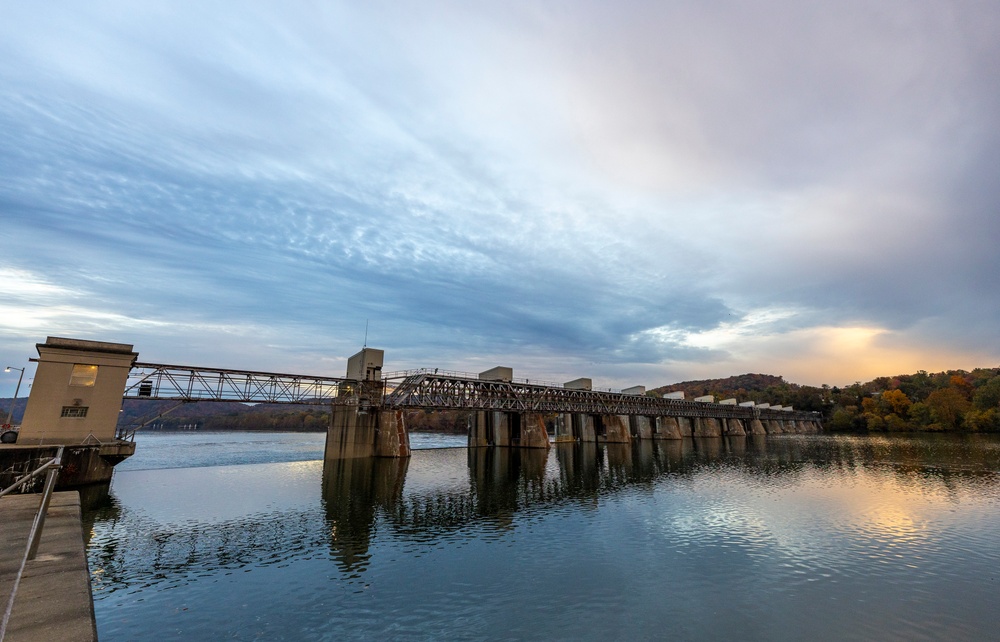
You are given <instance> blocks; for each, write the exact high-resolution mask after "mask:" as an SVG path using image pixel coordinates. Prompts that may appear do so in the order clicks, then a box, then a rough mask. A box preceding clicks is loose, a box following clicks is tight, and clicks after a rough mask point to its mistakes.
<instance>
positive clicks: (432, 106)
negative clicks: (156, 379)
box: [0, 0, 1000, 396]
mask: <svg viewBox="0 0 1000 642" xmlns="http://www.w3.org/2000/svg"><path fill="white" fill-rule="evenodd" d="M998 33H1000V4H998V3H996V2H995V1H994V0H985V1H982V2H974V1H972V2H966V1H963V0H947V1H944V0H942V1H927V0H898V1H896V0H880V1H879V2H871V1H865V2H853V1H851V0H845V1H843V2H827V1H823V2H809V1H803V0H774V1H768V2H744V1H733V2H726V1H724V0H723V1H719V2H712V3H704V2H669V1H667V2H664V1H657V2H643V1H630V2H614V3H612V2H587V1H573V2H538V1H537V0H536V1H529V2H499V3H498V2H493V3H480V2H464V1H457V0H456V1H455V2H448V1H443V2H437V1H434V0H422V1H421V2H396V1H393V2H363V3H362V2H355V3H343V4H341V3H338V2H335V1H328V0H323V1H321V2H315V3H309V2H291V3H263V2H261V3H257V2H248V1H245V0H241V1H240V2H199V3H176V2H152V1H151V2H142V3H135V2H125V1H120V2H115V1H109V2H99V1H95V2H59V1H51V2H45V3H28V2H8V3H4V5H3V7H2V8H0V235H2V236H0V256H2V260H0V357H2V360H3V361H4V363H3V364H0V365H8V364H9V365H18V366H20V365H24V364H25V363H26V360H27V358H28V357H31V356H35V350H34V344H35V343H36V342H39V341H42V340H44V338H45V337H46V336H49V335H54V336H70V337H78V338H93V339H98V340H107V341H120V342H125V343H132V344H134V345H135V347H136V349H137V350H138V352H139V353H140V359H141V360H144V361H153V362H159V363H174V364H186V365H203V366H213V367H229V368H248V369H255V370H270V371H279V372H298V373H303V374H329V375H341V374H343V371H344V368H345V363H346V357H347V356H349V355H350V354H352V353H354V352H355V351H356V350H358V349H359V348H360V347H361V345H362V344H363V342H364V340H365V326H366V323H367V324H368V344H369V345H371V346H375V347H381V348H384V349H385V350H386V369H387V370H397V369H404V368H411V367H441V368H447V369H454V370H462V371H472V372H477V371H479V370H483V369H486V368H488V367H491V366H494V365H499V364H502V365H509V366H512V367H514V369H515V375H517V376H521V377H531V378H539V379H544V380H550V381H565V380H568V379H570V378H575V377H579V376H590V377H592V378H593V379H594V382H595V385H597V386H602V387H622V386H628V385H633V384H644V385H647V386H649V387H653V386H656V385H663V384H667V383H672V382H675V381H681V380H686V379H695V378H703V377H724V376H729V375H734V374H741V373H744V372H763V373H769V374H777V375H783V376H784V377H785V378H786V379H787V380H789V381H793V382H798V383H804V384H813V385H819V384H822V383H828V384H830V385H842V384H845V383H851V382H854V381H856V380H867V379H870V378H872V377H874V376H878V375H886V374H899V373H905V372H913V371H916V370H918V369H925V370H930V371H934V370H943V369H948V368H966V369H969V368H973V367H976V366H991V367H993V366H997V365H1000V324H998V319H1000V277H998V276H997V275H998V274H1000V259H998V255H1000V253H998V240H1000V38H998V37H997V34H998ZM29 374H30V369H29ZM0 376H3V377H4V378H3V379H2V380H0V396H10V395H11V394H12V392H13V385H14V383H15V382H16V380H15V378H13V377H12V375H10V374H8V375H0Z"/></svg>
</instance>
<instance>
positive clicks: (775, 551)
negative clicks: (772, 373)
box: [84, 432, 1000, 642]
mask: <svg viewBox="0 0 1000 642" xmlns="http://www.w3.org/2000/svg"><path fill="white" fill-rule="evenodd" d="M323 437H324V436H323V435H322V434H308V433H307V434H294V433H197V432H194V433H160V434H158V433H149V434H145V435H143V434H140V435H139V436H138V437H137V442H138V445H137V453H136V455H135V457H134V458H132V459H130V460H127V461H126V462H124V463H123V464H122V465H121V466H119V469H118V470H117V471H116V473H115V476H114V479H113V481H112V484H111V487H110V491H109V492H108V493H107V494H106V495H105V496H103V497H102V496H100V495H99V496H97V497H88V498H85V499H86V503H87V504H88V505H91V507H90V508H88V509H87V510H86V512H85V514H84V521H85V532H87V533H88V543H87V550H88V559H89V564H90V570H91V575H92V587H93V596H94V606H95V610H96V615H97V625H98V633H99V636H100V639H101V640H102V642H111V641H115V640H144V639H157V640H222V639H236V640H341V639H383V640H392V639H408V640H409V639H417V640H419V639H443V638H447V639H469V640H475V639H546V640H578V639H585V640H610V639H618V640H637V639H664V638H678V639H685V640H718V639H743V640H801V639H818V640H844V639H868V640H875V639H878V640H919V639H949V640H974V639H995V636H996V635H997V631H998V625H1000V615H998V612H997V610H996V605H997V595H998V591H1000V575H998V573H1000V571H998V569H1000V547H998V546H997V542H1000V438H998V437H995V436H965V437H961V436H957V437H956V436H940V435H938V436H900V437H872V436H831V435H787V436H768V437H754V438H724V439H698V440H692V439H686V440H683V441H655V442H652V441H650V442H641V443H636V444H633V445H607V446H598V445H594V444H582V445H573V444H570V445H559V446H554V447H553V448H552V450H550V451H548V452H547V453H546V452H545V451H537V450H523V451H518V450H507V449H474V450H468V449H466V448H464V447H451V448H434V447H435V446H447V445H456V444H461V443H462V440H463V438H461V437H458V438H456V437H454V436H428V435H415V436H414V440H413V441H414V446H415V448H420V447H430V448H431V449H424V450H415V451H414V453H413V456H412V457H411V458H410V459H409V460H387V459H379V460H350V461H345V462H338V463H336V464H332V465H327V466H325V467H324V463H323V461H322V450H323Z"/></svg>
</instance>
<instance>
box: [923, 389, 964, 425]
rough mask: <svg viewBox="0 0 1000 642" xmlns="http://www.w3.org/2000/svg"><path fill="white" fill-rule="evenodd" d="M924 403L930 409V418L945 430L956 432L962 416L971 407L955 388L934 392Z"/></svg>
mask: <svg viewBox="0 0 1000 642" xmlns="http://www.w3.org/2000/svg"><path fill="white" fill-rule="evenodd" d="M926 403H927V406H928V407H930V409H931V416H932V417H933V418H934V420H935V421H937V422H938V423H940V424H942V425H943V426H944V428H945V429H946V430H958V427H959V426H960V425H961V423H962V418H963V416H964V415H965V413H966V412H967V411H968V410H969V408H970V406H971V404H970V403H969V400H968V399H966V398H965V395H964V394H963V393H962V392H961V391H960V390H959V389H958V388H956V387H955V386H948V387H947V388H941V389H940V390H935V391H934V392H932V393H931V394H929V395H928V396H927V402H926Z"/></svg>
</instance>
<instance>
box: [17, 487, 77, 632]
mask: <svg viewBox="0 0 1000 642" xmlns="http://www.w3.org/2000/svg"><path fill="white" fill-rule="evenodd" d="M40 500H41V495H7V496H6V497H0V618H2V617H3V611H4V610H5V609H6V608H7V601H8V600H9V599H10V591H11V588H12V587H13V585H14V579H15V578H16V577H17V571H18V569H19V568H20V566H21V560H22V559H24V551H25V548H26V547H27V544H28V532H29V531H30V530H31V523H32V521H33V520H34V518H35V512H36V511H37V510H38V504H39V502H40ZM52 640H66V641H72V642H76V641H80V642H90V641H92V640H97V625H96V623H95V621H94V603H93V599H92V597H91V594H90V572H89V571H88V569H87V556H86V553H85V551H84V546H83V526H82V524H81V522H80V495H79V493H77V492H76V491H68V492H60V493H54V494H53V495H52V501H51V503H50V504H49V512H48V516H47V518H46V520H45V529H44V530H43V531H42V540H41V543H40V545H39V547H38V554H37V555H36V557H35V559H34V560H32V561H30V562H28V564H27V565H26V566H25V568H24V575H23V576H22V577H21V585H20V588H18V591H17V597H16V598H15V599H14V610H13V612H12V614H11V618H10V622H9V623H8V625H7V634H6V637H4V639H3V642H42V641H45V642H50V641H52Z"/></svg>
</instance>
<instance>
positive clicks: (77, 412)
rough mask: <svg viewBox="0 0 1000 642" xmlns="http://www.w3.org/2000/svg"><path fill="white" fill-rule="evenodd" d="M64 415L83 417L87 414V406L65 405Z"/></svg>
mask: <svg viewBox="0 0 1000 642" xmlns="http://www.w3.org/2000/svg"><path fill="white" fill-rule="evenodd" d="M62 416H63V417H75V418H77V419H82V418H83V417H86V416H87V406H63V409H62Z"/></svg>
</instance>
